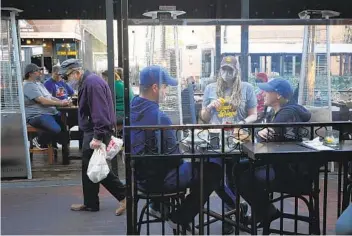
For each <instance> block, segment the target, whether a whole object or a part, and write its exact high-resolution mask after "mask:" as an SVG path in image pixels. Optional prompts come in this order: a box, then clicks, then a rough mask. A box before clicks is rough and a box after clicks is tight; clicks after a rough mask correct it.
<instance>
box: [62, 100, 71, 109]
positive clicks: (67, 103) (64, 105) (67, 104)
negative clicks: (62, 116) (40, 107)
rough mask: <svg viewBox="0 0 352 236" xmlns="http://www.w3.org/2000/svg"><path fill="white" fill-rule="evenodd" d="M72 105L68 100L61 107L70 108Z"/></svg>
mask: <svg viewBox="0 0 352 236" xmlns="http://www.w3.org/2000/svg"><path fill="white" fill-rule="evenodd" d="M70 105H71V102H70V101H68V100H63V101H61V106H63V107H68V106H70Z"/></svg>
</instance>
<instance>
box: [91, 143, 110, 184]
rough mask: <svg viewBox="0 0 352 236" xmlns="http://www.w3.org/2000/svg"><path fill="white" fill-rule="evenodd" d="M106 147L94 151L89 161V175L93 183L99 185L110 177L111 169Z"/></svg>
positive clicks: (102, 145)
mask: <svg viewBox="0 0 352 236" xmlns="http://www.w3.org/2000/svg"><path fill="white" fill-rule="evenodd" d="M105 158H106V145H105V144H103V143H102V144H101V146H100V147H99V148H97V149H95V150H94V152H93V155H92V157H91V158H90V160H89V164H88V170H87V175H88V177H89V179H90V180H91V181H92V182H93V183H99V182H100V181H102V180H103V179H105V178H106V176H108V174H109V172H110V169H109V166H108V163H107V162H106V159H105Z"/></svg>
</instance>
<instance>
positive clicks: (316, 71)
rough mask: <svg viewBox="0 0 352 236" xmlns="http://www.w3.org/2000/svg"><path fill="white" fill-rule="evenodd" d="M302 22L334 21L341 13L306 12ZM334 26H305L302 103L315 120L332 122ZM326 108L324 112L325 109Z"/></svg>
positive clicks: (301, 83)
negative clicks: (331, 67) (331, 27)
mask: <svg viewBox="0 0 352 236" xmlns="http://www.w3.org/2000/svg"><path fill="white" fill-rule="evenodd" d="M298 15H299V17H300V18H301V19H326V20H328V19H330V18H332V17H337V16H339V15H340V13H338V12H335V11H327V10H305V11H302V12H300V13H299V14H298ZM330 41H331V37H330V26H329V25H328V24H327V25H306V26H304V36H303V50H302V62H301V73H300V81H299V94H298V103H299V104H301V105H303V106H305V107H307V108H308V109H309V110H310V111H311V112H312V120H311V121H317V122H330V121H331V120H332V114H331V98H332V96H331V76H330ZM321 108H324V109H321Z"/></svg>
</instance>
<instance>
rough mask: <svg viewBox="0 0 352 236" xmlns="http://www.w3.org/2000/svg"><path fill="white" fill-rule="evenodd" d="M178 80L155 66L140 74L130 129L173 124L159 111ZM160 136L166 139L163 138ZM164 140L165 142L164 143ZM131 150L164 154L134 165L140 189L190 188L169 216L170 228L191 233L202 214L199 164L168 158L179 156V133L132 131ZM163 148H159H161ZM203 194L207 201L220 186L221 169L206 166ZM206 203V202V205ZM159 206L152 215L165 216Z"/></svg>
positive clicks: (172, 131)
mask: <svg viewBox="0 0 352 236" xmlns="http://www.w3.org/2000/svg"><path fill="white" fill-rule="evenodd" d="M176 85H177V81H176V80H175V79H173V78H171V77H170V75H169V73H168V72H167V71H166V70H165V69H164V68H163V67H160V66H157V65H153V66H148V67H146V68H144V69H143V70H142V71H141V72H140V96H136V97H134V98H133V99H132V102H131V126H150V125H164V126H165V125H166V126H168V125H172V123H171V120H170V118H169V117H168V116H167V115H166V114H165V113H164V112H162V111H161V110H160V109H159V101H162V100H164V99H165V96H166V89H167V86H176ZM161 135H162V136H163V139H161ZM161 140H164V141H163V143H161ZM131 147H132V154H133V155H153V154H154V155H158V154H160V155H164V157H163V158H162V159H152V160H147V157H145V158H143V160H142V159H138V160H136V162H135V168H136V172H135V173H136V179H137V184H138V186H139V188H140V189H143V190H146V191H150V192H160V193H162V192H164V193H167V192H176V191H182V190H185V189H186V188H190V190H191V191H190V194H188V195H187V196H186V198H185V200H183V201H182V204H181V206H179V207H178V209H177V210H176V211H175V212H172V213H171V214H170V215H169V217H168V219H169V220H168V223H169V225H170V227H171V228H173V229H177V224H179V225H180V229H181V230H182V229H183V230H186V232H187V233H191V232H192V231H191V228H190V223H191V222H192V221H193V219H194V217H195V216H196V215H197V214H199V210H200V209H199V196H200V194H201V192H200V184H199V181H200V179H199V173H200V172H199V171H200V168H199V167H200V166H199V163H193V164H192V163H191V162H183V161H182V160H179V159H176V158H173V157H168V155H170V154H179V153H180V152H179V149H178V143H177V137H176V132H175V131H174V130H164V131H160V130H158V131H152V130H132V131H131ZM159 147H160V148H159ZM204 173H211V174H205V175H204V179H203V180H202V181H204V189H203V190H204V191H203V197H204V200H205V201H206V200H207V199H208V197H209V196H210V194H211V193H212V192H213V191H214V190H215V189H217V188H218V187H219V186H220V180H221V175H222V172H221V168H220V167H219V166H218V165H217V164H214V163H204ZM205 201H204V203H205ZM160 211H161V208H160V204H155V203H154V204H152V205H151V207H150V214H151V215H152V216H156V217H160V216H164V213H163V214H161V213H160Z"/></svg>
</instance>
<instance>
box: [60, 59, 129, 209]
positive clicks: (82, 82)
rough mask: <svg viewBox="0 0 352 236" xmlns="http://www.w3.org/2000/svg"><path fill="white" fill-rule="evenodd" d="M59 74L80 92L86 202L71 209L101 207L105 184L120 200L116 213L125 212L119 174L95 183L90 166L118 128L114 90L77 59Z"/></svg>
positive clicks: (66, 62) (62, 65) (83, 181)
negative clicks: (100, 198) (88, 172)
mask: <svg viewBox="0 0 352 236" xmlns="http://www.w3.org/2000/svg"><path fill="white" fill-rule="evenodd" d="M59 73H60V75H62V76H63V77H64V78H65V79H67V80H69V81H72V80H75V81H77V83H78V84H79V91H78V103H79V104H78V124H79V128H80V129H81V130H82V131H83V132H84V134H83V146H82V149H83V150H82V152H83V153H82V154H83V155H82V185H83V201H84V202H83V204H73V205H71V210H72V211H90V212H97V211H99V210H100V202H99V187H100V184H102V185H103V186H104V187H105V188H106V189H107V190H108V191H109V192H110V193H111V194H112V195H113V196H114V197H115V198H116V199H117V200H118V202H119V206H118V208H117V209H116V211H115V215H122V214H123V213H124V212H125V210H126V195H125V185H124V184H123V183H122V182H121V181H120V179H119V177H118V176H116V175H115V174H114V173H113V172H112V171H110V172H109V173H108V175H107V177H106V178H105V179H103V180H102V181H101V182H99V183H94V182H92V181H91V180H90V179H89V177H88V175H87V169H88V165H89V161H90V158H91V157H92V155H93V152H94V149H98V148H100V147H101V145H102V144H103V143H104V144H105V145H108V144H109V142H110V140H111V135H113V133H114V128H115V122H116V120H115V112H114V107H113V102H112V101H113V100H112V95H111V90H110V88H109V86H108V84H107V83H106V82H105V81H104V80H103V79H102V78H101V77H99V76H98V75H96V74H93V73H91V72H90V71H88V70H86V71H84V70H83V67H82V64H81V62H80V61H79V60H78V59H68V60H66V61H64V62H63V63H62V64H61V66H60V71H59Z"/></svg>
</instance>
